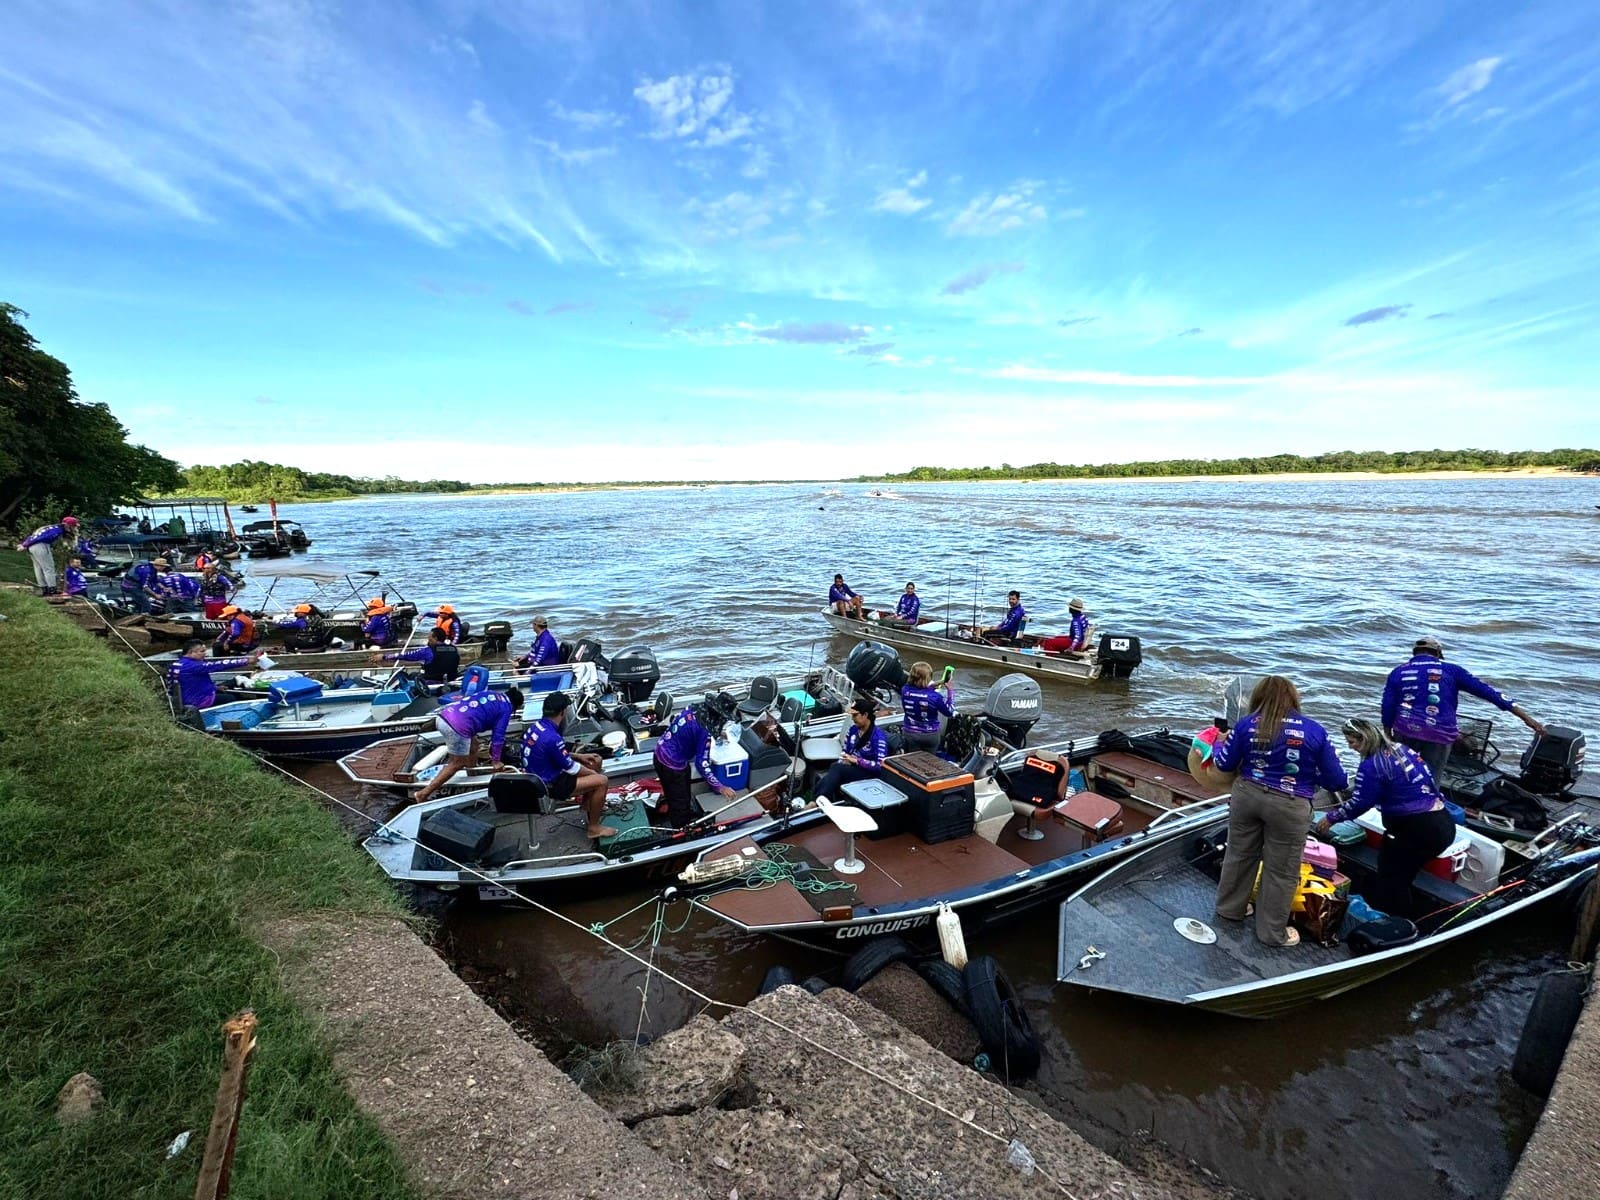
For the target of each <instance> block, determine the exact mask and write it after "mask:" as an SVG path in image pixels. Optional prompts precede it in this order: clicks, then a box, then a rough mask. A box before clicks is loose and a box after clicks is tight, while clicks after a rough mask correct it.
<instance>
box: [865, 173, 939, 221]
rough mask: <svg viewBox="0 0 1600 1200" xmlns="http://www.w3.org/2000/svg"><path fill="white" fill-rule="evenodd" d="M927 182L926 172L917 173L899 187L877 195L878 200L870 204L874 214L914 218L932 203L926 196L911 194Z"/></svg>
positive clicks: (887, 189)
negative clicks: (891, 214) (882, 213)
mask: <svg viewBox="0 0 1600 1200" xmlns="http://www.w3.org/2000/svg"><path fill="white" fill-rule="evenodd" d="M927 182H928V172H927V171H918V172H917V173H916V174H915V175H913V176H912V177H911V178H910V179H908V180H906V181H905V184H904V185H903V186H901V187H896V188H886V189H885V190H884V191H881V192H879V193H878V198H877V199H876V200H874V201H873V202H872V210H873V211H874V212H886V213H894V214H895V215H896V216H901V217H910V216H915V215H916V214H917V213H919V212H921V211H922V210H923V209H925V208H927V207H928V205H930V204H932V203H933V201H932V200H929V199H928V198H927V197H926V196H917V195H913V194H912V193H913V192H914V191H915V190H916V189H917V188H919V187H921V186H922V185H923V184H925V183H927Z"/></svg>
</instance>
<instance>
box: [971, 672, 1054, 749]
mask: <svg viewBox="0 0 1600 1200" xmlns="http://www.w3.org/2000/svg"><path fill="white" fill-rule="evenodd" d="M1042 712H1043V700H1042V698H1041V696H1040V694H1039V684H1038V681H1037V680H1034V679H1032V678H1030V677H1029V676H1027V675H1024V674H1022V673H1021V672H1020V671H1014V672H1012V673H1011V674H1010V675H1002V676H1001V677H1000V678H999V679H998V680H996V681H995V684H994V686H993V687H991V688H990V689H989V691H988V693H987V694H986V695H985V696H984V698H983V717H984V720H985V721H986V722H987V723H988V724H990V725H992V726H994V728H995V729H996V730H997V731H998V732H999V734H1000V736H1001V737H1003V738H1005V740H1006V741H1008V742H1010V743H1011V744H1012V745H1013V746H1025V745H1027V744H1028V732H1029V731H1030V730H1031V729H1032V728H1033V727H1034V726H1035V725H1036V724H1038V722H1039V717H1040V715H1041V714H1042Z"/></svg>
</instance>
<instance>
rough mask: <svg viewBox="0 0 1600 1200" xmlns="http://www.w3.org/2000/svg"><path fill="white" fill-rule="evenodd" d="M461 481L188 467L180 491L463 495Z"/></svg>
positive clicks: (243, 496)
mask: <svg viewBox="0 0 1600 1200" xmlns="http://www.w3.org/2000/svg"><path fill="white" fill-rule="evenodd" d="M473 486H474V485H472V484H470V483H463V482H461V480H459V479H400V478H398V477H397V476H394V475H388V476H385V477H384V478H382V479H372V478H369V477H367V476H363V475H336V474H330V473H328V472H325V471H302V470H301V469H300V468H299V467H286V466H284V465H283V464H281V463H269V462H256V461H255V460H253V459H245V460H244V461H243V462H236V463H228V464H227V465H226V466H221V467H207V466H196V467H186V468H185V469H184V471H183V484H182V491H184V492H187V493H189V494H190V495H194V496H223V497H225V498H226V499H229V500H242V501H246V502H253V501H257V500H331V499H336V498H338V497H340V496H358V495H360V496H370V495H390V494H393V493H399V492H464V491H467V490H468V489H470V488H471V487H473Z"/></svg>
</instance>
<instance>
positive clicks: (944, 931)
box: [934, 904, 967, 971]
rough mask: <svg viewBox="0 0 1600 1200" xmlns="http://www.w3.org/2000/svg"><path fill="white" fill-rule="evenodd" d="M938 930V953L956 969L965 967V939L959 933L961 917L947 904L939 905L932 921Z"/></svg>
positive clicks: (962, 969)
mask: <svg viewBox="0 0 1600 1200" xmlns="http://www.w3.org/2000/svg"><path fill="white" fill-rule="evenodd" d="M934 926H935V927H936V928H937V929H938V931H939V953H940V954H941V955H942V956H943V957H944V961H945V962H947V963H949V964H950V965H951V966H952V967H954V968H955V969H956V970H958V971H964V970H966V967H967V939H966V938H964V937H963V936H962V934H961V918H960V916H958V915H957V913H956V911H955V909H953V908H951V907H950V906H949V905H948V904H941V905H939V916H938V918H937V919H936V920H935V921H934Z"/></svg>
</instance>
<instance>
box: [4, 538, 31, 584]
mask: <svg viewBox="0 0 1600 1200" xmlns="http://www.w3.org/2000/svg"><path fill="white" fill-rule="evenodd" d="M32 582H33V560H32V559H31V558H29V557H28V552H27V551H26V550H13V549H12V548H11V547H10V546H0V583H32Z"/></svg>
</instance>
